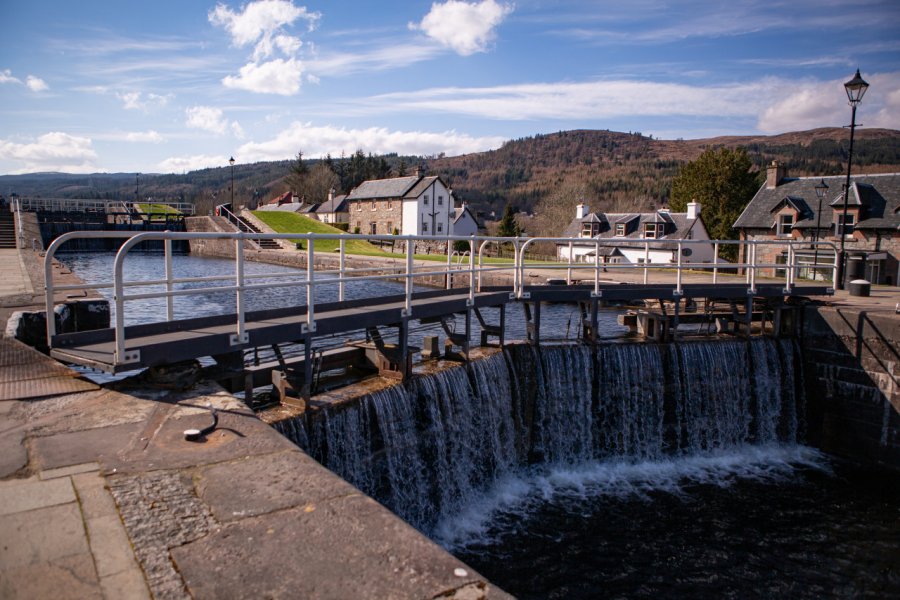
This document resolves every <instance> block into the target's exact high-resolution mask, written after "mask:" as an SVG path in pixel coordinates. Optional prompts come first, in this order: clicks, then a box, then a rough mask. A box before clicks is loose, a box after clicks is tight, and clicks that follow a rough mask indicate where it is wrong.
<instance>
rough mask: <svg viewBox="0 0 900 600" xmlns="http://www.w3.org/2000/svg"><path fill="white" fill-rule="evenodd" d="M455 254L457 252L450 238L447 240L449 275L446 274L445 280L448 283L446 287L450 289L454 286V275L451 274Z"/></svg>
mask: <svg viewBox="0 0 900 600" xmlns="http://www.w3.org/2000/svg"><path fill="white" fill-rule="evenodd" d="M453 254H455V252H454V251H453V244H451V243H450V240H449V239H448V240H447V275H446V282H445V284H446V285H445V289H448V290H449V289H450V288H451V287H452V284H453V281H452V279H453V276H452V275H451V274H450V271H451V269H452V268H453Z"/></svg>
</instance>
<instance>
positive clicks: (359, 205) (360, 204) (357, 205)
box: [356, 200, 362, 210]
mask: <svg viewBox="0 0 900 600" xmlns="http://www.w3.org/2000/svg"><path fill="white" fill-rule="evenodd" d="M356 210H362V200H357V201H356Z"/></svg>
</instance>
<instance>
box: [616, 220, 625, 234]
mask: <svg viewBox="0 0 900 600" xmlns="http://www.w3.org/2000/svg"><path fill="white" fill-rule="evenodd" d="M624 236H625V223H616V237H624Z"/></svg>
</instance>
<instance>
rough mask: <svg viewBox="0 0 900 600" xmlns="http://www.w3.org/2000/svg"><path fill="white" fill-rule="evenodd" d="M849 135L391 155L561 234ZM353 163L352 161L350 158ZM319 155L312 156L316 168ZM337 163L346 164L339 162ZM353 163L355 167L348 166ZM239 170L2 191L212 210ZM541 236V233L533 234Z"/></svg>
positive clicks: (884, 137) (488, 207)
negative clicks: (739, 166) (699, 170)
mask: <svg viewBox="0 0 900 600" xmlns="http://www.w3.org/2000/svg"><path fill="white" fill-rule="evenodd" d="M848 142H849V132H848V131H847V130H846V129H841V128H825V129H814V130H811V131H800V132H793V133H785V134H781V135H775V136H726V137H716V138H709V139H699V140H655V139H653V138H652V137H649V136H644V135H641V134H640V133H620V132H614V131H596V130H575V131H560V132H558V133H553V134H547V135H537V136H533V137H527V138H522V139H518V140H512V141H509V142H507V143H505V144H504V145H503V146H502V147H501V148H498V149H497V150H491V151H489V152H479V153H474V154H466V155H462V156H454V157H430V158H422V157H408V156H407V157H399V156H397V155H388V156H387V157H386V159H387V163H388V164H389V165H390V167H391V168H392V169H393V170H394V172H396V170H397V169H398V168H399V166H400V164H401V163H403V164H405V165H406V168H407V170H408V172H410V173H411V172H412V170H413V169H414V168H415V165H418V164H424V165H425V166H426V168H427V169H428V171H429V172H430V173H432V174H439V175H442V176H443V177H444V178H445V180H446V181H447V183H448V184H449V185H450V186H451V187H452V188H453V190H454V192H455V195H456V196H457V197H458V198H460V199H462V200H465V201H467V202H469V203H470V204H471V205H472V207H473V208H474V209H475V210H477V211H479V212H481V213H482V214H483V215H485V216H489V215H490V213H491V212H494V213H496V214H497V215H499V214H500V213H501V211H502V210H503V207H504V206H505V204H506V203H510V204H512V205H513V207H514V208H515V209H516V210H518V211H524V212H534V213H535V214H536V215H537V216H538V217H539V218H538V219H536V224H535V229H534V232H541V233H558V231H559V230H561V228H562V226H563V225H564V224H565V223H564V222H563V221H565V222H568V220H569V219H568V215H570V214H574V206H575V204H577V203H578V202H579V201H582V200H583V201H585V202H587V203H588V204H589V205H590V206H591V208H592V209H593V210H639V209H645V208H650V207H654V206H660V205H662V204H664V203H665V202H667V201H668V198H669V192H670V186H671V182H672V178H673V177H674V176H675V174H676V173H677V172H678V169H679V167H680V166H681V165H682V164H684V163H685V162H687V161H690V160H693V159H695V158H696V157H697V156H699V155H700V154H701V153H702V152H703V151H704V150H706V149H707V148H711V147H719V146H726V147H737V146H742V147H744V148H746V149H747V151H748V152H749V154H750V156H751V158H752V159H753V162H754V165H755V168H757V169H760V171H762V170H764V168H765V165H766V164H768V163H770V162H771V161H772V160H778V161H779V162H781V163H782V164H784V165H785V166H786V167H787V169H788V173H789V174H790V175H798V176H799V175H835V174H840V173H843V172H844V171H845V170H846V168H847V146H848ZM348 160H349V159H348ZM315 162H317V161H307V163H308V165H309V166H312V165H313V164H314V163H315ZM334 163H335V164H336V166H337V167H340V166H341V161H340V160H335V161H334ZM345 164H346V163H345ZM290 165H291V161H277V162H260V163H255V164H238V165H235V168H234V188H235V189H234V197H235V199H236V201H237V202H240V203H243V202H246V201H247V200H249V199H250V198H251V197H252V196H253V195H254V194H256V195H258V196H259V197H260V198H262V199H265V198H271V197H273V196H275V195H278V194H280V193H282V192H284V191H285V190H286V189H287V186H286V184H285V183H284V178H285V176H286V175H287V174H288V172H289V170H290ZM853 171H854V173H883V172H897V171H900V131H896V130H889V129H860V130H858V131H857V132H856V142H855V144H854V148H853ZM230 184H231V170H230V168H229V167H227V166H226V167H220V168H215V169H203V170H200V171H192V172H190V173H186V174H182V175H158V174H141V175H140V176H139V177H137V178H136V175H135V174H134V173H112V174H109V173H98V174H93V175H68V174H63V173H34V174H29V175H4V176H0V194H3V195H4V196H6V195H9V194H10V193H13V192H15V193H17V194H18V195H20V196H42V197H68V198H76V197H77V198H99V199H104V198H108V199H131V198H134V197H135V192H136V188H137V186H139V187H140V196H141V197H142V198H147V197H153V198H156V199H170V200H181V201H186V202H193V203H195V204H197V206H198V209H199V210H200V211H201V212H205V211H206V210H208V208H210V207H211V206H212V205H213V204H215V203H218V202H223V201H228V200H230V198H231V191H230ZM529 233H531V231H529Z"/></svg>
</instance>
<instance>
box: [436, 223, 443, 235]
mask: <svg viewBox="0 0 900 600" xmlns="http://www.w3.org/2000/svg"><path fill="white" fill-rule="evenodd" d="M437 232H438V233H444V224H443V223H438V224H437Z"/></svg>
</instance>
